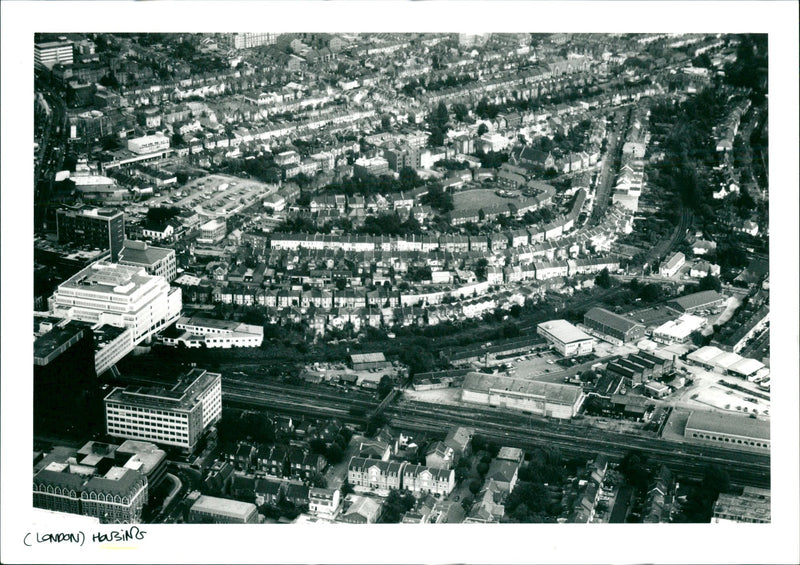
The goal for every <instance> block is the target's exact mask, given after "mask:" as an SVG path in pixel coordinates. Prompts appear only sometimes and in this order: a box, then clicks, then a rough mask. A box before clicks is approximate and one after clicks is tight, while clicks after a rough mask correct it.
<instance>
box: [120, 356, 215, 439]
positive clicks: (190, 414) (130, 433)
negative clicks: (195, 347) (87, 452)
mask: <svg viewBox="0 0 800 565" xmlns="http://www.w3.org/2000/svg"><path fill="white" fill-rule="evenodd" d="M105 408H106V433H108V435H110V436H115V437H123V438H127V439H135V440H142V441H152V442H155V443H157V444H160V445H169V446H175V447H179V448H182V449H183V450H184V451H187V452H192V451H194V449H195V447H196V446H197V443H198V441H199V440H200V439H201V438H202V437H203V435H204V434H205V433H206V432H207V431H208V429H209V428H210V427H211V426H212V425H214V424H215V423H216V422H217V421H219V419H220V417H221V415H222V376H221V375H220V374H219V373H209V372H207V371H205V370H203V369H192V370H191V371H190V372H189V373H188V374H187V375H185V376H183V377H182V378H180V379H179V380H178V382H177V383H176V384H175V385H174V386H173V387H171V388H169V389H167V388H158V387H140V386H129V387H127V388H122V387H117V388H115V389H114V390H112V391H111V392H110V393H109V394H108V396H106V398H105Z"/></svg>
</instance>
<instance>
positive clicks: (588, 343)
mask: <svg viewBox="0 0 800 565" xmlns="http://www.w3.org/2000/svg"><path fill="white" fill-rule="evenodd" d="M536 333H538V334H539V335H540V336H542V337H544V338H545V339H546V340H547V341H548V342H549V343H550V344H551V345H552V346H553V347H555V349H556V351H558V352H559V353H561V355H563V356H564V357H573V356H575V355H587V354H589V353H591V352H592V349H593V347H594V338H593V337H592V336H590V335H589V334H587V333H585V332H584V331H582V330H580V329H578V328H577V327H575V326H573V325H572V324H570V323H569V322H567V321H566V320H550V321H549V322H542V323H541V324H539V325H538V326H537V328H536Z"/></svg>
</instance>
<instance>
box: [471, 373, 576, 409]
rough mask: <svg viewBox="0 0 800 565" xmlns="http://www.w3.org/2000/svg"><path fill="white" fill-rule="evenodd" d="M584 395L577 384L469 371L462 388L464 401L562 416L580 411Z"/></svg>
mask: <svg viewBox="0 0 800 565" xmlns="http://www.w3.org/2000/svg"><path fill="white" fill-rule="evenodd" d="M584 397H585V395H584V394H583V391H582V390H581V388H580V387H576V386H569V385H562V384H556V383H545V382H539V381H529V380H526V379H517V378H513V377H505V376H501V375H487V374H484V373H469V374H468V375H467V376H466V377H464V385H463V389H462V391H461V399H462V400H463V401H464V402H473V403H476V404H488V405H489V406H497V407H501V408H512V409H515V410H522V411H524V412H531V413H532V414H536V415H538V416H550V417H553V418H562V419H568V418H572V417H574V416H575V415H577V414H578V410H580V407H581V403H582V402H583V399H584Z"/></svg>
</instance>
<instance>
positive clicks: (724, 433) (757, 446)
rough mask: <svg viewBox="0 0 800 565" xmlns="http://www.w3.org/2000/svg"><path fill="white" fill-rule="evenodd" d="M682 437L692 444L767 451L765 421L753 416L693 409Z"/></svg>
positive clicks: (767, 427) (767, 428)
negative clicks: (709, 444)
mask: <svg viewBox="0 0 800 565" xmlns="http://www.w3.org/2000/svg"><path fill="white" fill-rule="evenodd" d="M684 437H686V439H688V440H690V441H692V442H693V443H711V444H715V445H722V446H725V447H731V448H733V449H744V450H746V451H751V450H755V451H761V452H765V451H769V445H770V442H769V422H767V421H764V420H759V419H757V418H753V417H746V416H732V415H728V414H723V413H721V412H707V411H703V410H695V411H694V412H692V413H691V415H690V416H689V420H688V421H687V422H686V431H685V432H684Z"/></svg>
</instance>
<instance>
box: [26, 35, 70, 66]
mask: <svg viewBox="0 0 800 565" xmlns="http://www.w3.org/2000/svg"><path fill="white" fill-rule="evenodd" d="M72 60H73V59H72V42H71V41H47V42H43V43H34V44H33V63H34V65H35V66H36V68H37V69H40V70H41V69H48V70H49V69H52V68H53V67H54V66H55V65H57V64H59V63H60V64H62V65H71V64H72Z"/></svg>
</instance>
